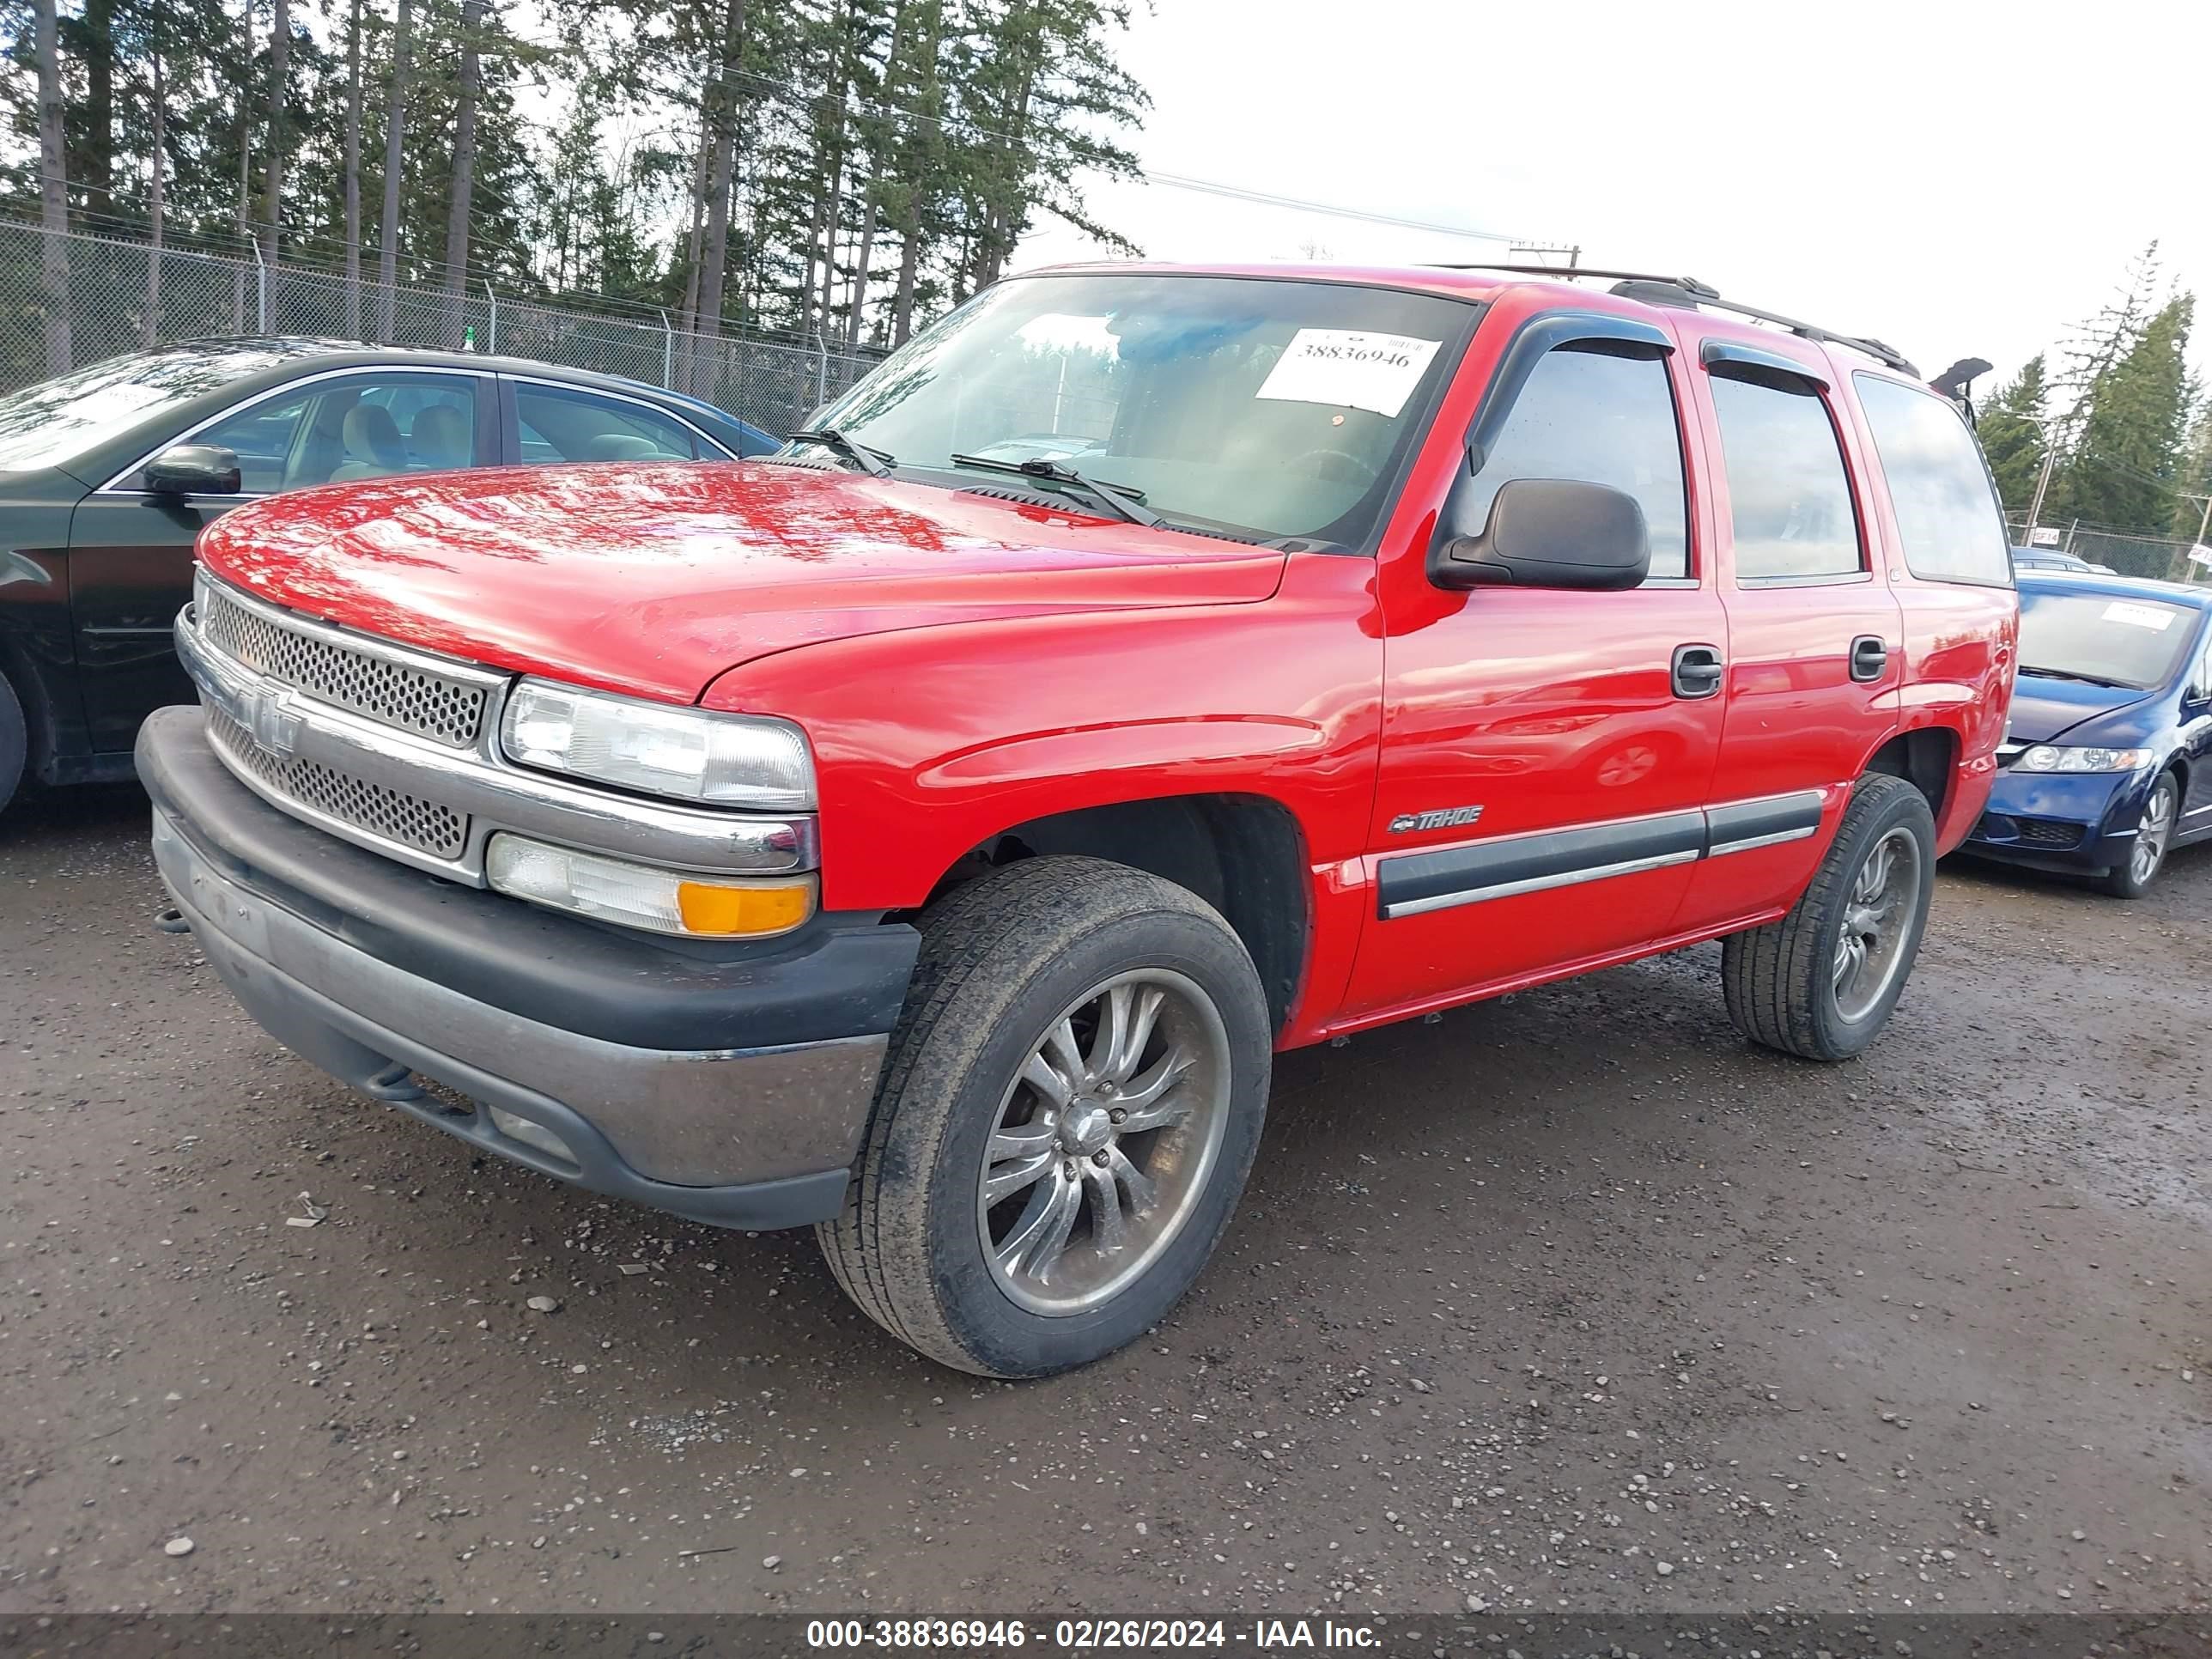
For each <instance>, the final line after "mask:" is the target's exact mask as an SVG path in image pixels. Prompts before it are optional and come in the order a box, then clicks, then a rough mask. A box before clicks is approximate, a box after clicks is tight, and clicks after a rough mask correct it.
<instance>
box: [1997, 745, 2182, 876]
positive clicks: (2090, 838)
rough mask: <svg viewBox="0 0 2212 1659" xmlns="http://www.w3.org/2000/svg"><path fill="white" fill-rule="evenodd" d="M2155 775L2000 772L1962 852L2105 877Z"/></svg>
mask: <svg viewBox="0 0 2212 1659" xmlns="http://www.w3.org/2000/svg"><path fill="white" fill-rule="evenodd" d="M2156 775H2157V774H2156V772H2155V770H2145V771H2142V772H2075V773H2064V772H2018V771H2004V772H2000V773H1998V774H1997V777H1996V784H1995V785H1994V786H1993V787H1991V788H1990V799H1989V805H1987V806H1985V807H1984V808H1983V810H1982V816H1981V817H1980V818H1979V819H1978V821H1977V822H1976V823H1975V825H1974V828H1973V832H1972V835H1970V836H1968V837H1967V838H1966V845H1965V847H1964V848H1962V849H1961V850H1962V851H1965V852H1969V853H1973V854H1978V855H1979V856H1980V857H1983V858H1990V859H1998V860H2002V861H2004V862H2005V863H2008V864H2018V865H2024V866H2027V867H2029V868H2032V869H2038V870H2059V871H2075V872H2080V871H2090V872H2102V871H2106V870H2110V869H2112V868H2113V867H2114V866H2118V865H2120V864H2124V863H2125V862H2126V861H2127V857H2128V854H2129V853H2130V851H2131V850H2132V848H2133V847H2134V844H2135V838H2136V826H2137V825H2138V824H2139V823H2141V822H2142V810H2143V803H2144V802H2145V801H2146V800H2147V799H2148V798H2149V793H2150V781H2151V779H2152V778H2154V776H2156Z"/></svg>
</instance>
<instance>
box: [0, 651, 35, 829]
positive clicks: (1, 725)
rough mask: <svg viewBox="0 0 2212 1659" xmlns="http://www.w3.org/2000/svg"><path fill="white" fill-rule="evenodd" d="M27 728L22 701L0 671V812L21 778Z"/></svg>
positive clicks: (28, 740) (28, 746)
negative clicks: (24, 721)
mask: <svg viewBox="0 0 2212 1659" xmlns="http://www.w3.org/2000/svg"><path fill="white" fill-rule="evenodd" d="M30 735H31V734H30V729H29V728H28V727H27V726H25V725H24V723H23V705H22V703H21V701H20V700H19V699H18V698H17V697H16V696H15V687H14V686H12V685H10V684H8V677H7V676H6V675H4V674H0V812H4V811H7V810H8V803H9V801H11V800H13V799H15V789H16V786H17V785H19V784H20V783H21V782H22V781H23V763H24V761H25V760H26V759H27V757H29V754H30Z"/></svg>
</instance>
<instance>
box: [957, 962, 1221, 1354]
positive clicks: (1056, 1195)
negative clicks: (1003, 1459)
mask: <svg viewBox="0 0 2212 1659" xmlns="http://www.w3.org/2000/svg"><path fill="white" fill-rule="evenodd" d="M1229 1103H1230V1059H1229V1034H1228V1030H1227V1029H1226V1027H1225V1025H1224V1024H1223V1023H1222V1018H1221V1016H1220V1014H1219V1012H1218V1011H1217V1010H1216V1009H1215V1008H1214V1006H1213V1004H1212V1000H1211V999H1209V998H1208V997H1207V996H1206V994H1205V992H1203V991H1202V990H1200V988H1199V987H1198V986H1197V984H1196V983H1194V981H1191V980H1189V979H1188V978H1186V977H1185V976H1184V975H1182V974H1179V973H1176V972H1175V971H1174V970H1173V969H1165V968H1141V969H1134V970H1132V971H1130V972H1127V973H1123V974H1119V975H1115V977H1113V978H1112V979H1109V980H1107V981H1104V982H1103V984H1100V985H1097V986H1094V987H1092V988H1091V989H1090V990H1088V991H1086V992H1085V993H1084V994H1083V995H1082V996H1080V997H1079V998H1077V999H1076V1000H1075V1001H1074V1002H1073V1003H1072V1004H1070V1005H1069V1006H1068V1007H1067V1008H1066V1010H1065V1011H1064V1012H1062V1013H1061V1014H1060V1017H1059V1018H1057V1019H1055V1020H1054V1021H1053V1022H1052V1023H1051V1024H1049V1025H1048V1026H1047V1027H1046V1028H1045V1030H1044V1034H1043V1036H1042V1037H1040V1038H1039V1039H1038V1041H1037V1042H1036V1045H1035V1046H1034V1047H1033V1048H1031V1050H1030V1055H1029V1058H1028V1059H1027V1060H1024V1062H1023V1063H1022V1066H1021V1069H1020V1071H1019V1073H1018V1074H1017V1076H1016V1078H1015V1079H1014V1082H1013V1084H1012V1086H1011V1087H1010V1088H1009V1089H1008V1090H1007V1091H1006V1096H1005V1097H1004V1098H1003V1099H1002V1100H1001V1102H1000V1107H999V1113H998V1116H997V1119H996V1121H994V1123H993V1125H992V1131H991V1135H990V1139H989V1141H988V1143H987V1146H986V1149H985V1152H984V1155H983V1161H982V1168H981V1170H980V1171H979V1174H978V1179H977V1185H976V1195H977V1204H976V1225H977V1227H978V1229H979V1231H981V1237H982V1245H983V1256H984V1260H985V1261H987V1262H988V1263H989V1264H990V1268H991V1273H992V1276H993V1277H994V1279H997V1280H998V1282H999V1285H1000V1288H1001V1289H1002V1290H1003V1291H1005V1292H1006V1294H1007V1295H1008V1296H1009V1297H1012V1299H1013V1300H1014V1301H1015V1302H1017V1303H1018V1304H1020V1305H1021V1306H1023V1307H1024V1308H1027V1309H1029V1310H1031V1311H1032V1312H1035V1313H1041V1314H1050V1315H1066V1314H1075V1313H1080V1312H1082V1311H1084V1310H1086V1309H1089V1308H1093V1307H1096V1306H1097V1305H1098V1304H1101V1303H1103V1302H1105V1301H1106V1300H1108V1299H1109V1297H1113V1296H1114V1295H1115V1294H1116V1293H1117V1292H1119V1291H1122V1290H1124V1289H1126V1288H1127V1286H1128V1285H1132V1284H1133V1283H1134V1282H1135V1281H1136V1280H1137V1279H1138V1278H1139V1277H1140V1276H1141V1275H1142V1274H1143V1273H1145V1271H1146V1269H1147V1268H1148V1267H1151V1266H1152V1263H1153V1262H1154V1261H1157V1260H1158V1258H1159V1255H1160V1254H1161V1253H1162V1252H1163V1251H1164V1250H1165V1249H1167V1247H1168V1245H1169V1244H1170V1243H1171V1242H1172V1241H1173V1240H1174V1238H1175V1237H1176V1234H1177V1233H1178V1232H1180V1231H1182V1226H1183V1224H1184V1222H1185V1221H1187V1220H1188V1218H1189V1217H1190V1214H1191V1212H1192V1211H1193V1210H1194V1209H1195V1208H1196V1207H1197V1205H1198V1201H1199V1199H1200V1195H1201V1194H1203V1193H1204V1191H1205V1189H1206V1178H1207V1176H1209V1175H1210V1174H1211V1173H1212V1168H1213V1164H1214V1159H1215V1155H1216V1153H1217V1152H1218V1150H1219V1148H1220V1145H1221V1140H1222V1135H1223V1132H1224V1130H1225V1128H1226V1127H1227V1124H1228V1119H1229Z"/></svg>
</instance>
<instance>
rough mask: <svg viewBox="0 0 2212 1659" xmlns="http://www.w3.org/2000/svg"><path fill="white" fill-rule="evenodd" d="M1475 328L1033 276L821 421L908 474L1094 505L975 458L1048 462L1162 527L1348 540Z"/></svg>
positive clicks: (1428, 314)
mask: <svg viewBox="0 0 2212 1659" xmlns="http://www.w3.org/2000/svg"><path fill="white" fill-rule="evenodd" d="M1475 316H1476V308H1475V307H1473V306H1471V305H1468V304H1467V303H1465V302H1463V301H1455V300H1449V299H1443V298H1439V297H1437V296H1436V295H1424V294H1408V293H1403V292H1399V291H1396V290H1393V289H1375V288H1359V287H1354V286H1352V285H1350V284H1346V283H1308V282H1278V281H1273V280H1271V279H1267V278H1262V277H1232V276H1032V277H1026V278H1023V279H1021V280H1018V281H1015V282H1010V283H1001V284H1000V286H999V287H997V288H994V289H991V290H989V291H988V292H987V293H985V294H983V295H981V296H980V297H978V298H977V299H976V300H975V301H973V302H972V303H971V304H969V305H968V306H965V307H963V308H961V309H960V310H958V311H956V312H954V313H952V314H951V316H949V317H947V318H945V319H944V320H943V321H941V322H939V324H937V325H935V326H934V327H933V328H931V329H929V330H928V331H926V332H925V333H923V334H921V335H919V336H917V337H915V339H914V340H913V341H911V342H910V343H908V344H907V345H906V346H905V347H904V348H902V349H901V350H900V351H898V352H897V353H896V355H894V356H891V357H890V359H888V360H887V361H886V362H884V363H883V364H882V365H881V366H880V367H879V368H877V369H876V370H875V371H874V372H873V373H872V374H870V375H869V376H868V377H867V378H866V380H862V381H861V382H860V385H858V386H854V388H853V390H852V391H850V392H848V393H846V394H845V396H844V397H842V398H839V399H838V400H837V401H836V403H835V404H832V405H830V407H829V409H827V410H824V411H823V413H822V415H821V416H820V418H819V419H818V420H817V422H815V425H816V426H817V427H827V428H833V429H834V430H836V432H838V433H840V434H842V435H843V436H844V437H845V438H847V439H849V440H851V441H853V442H854V443H858V444H862V445H866V447H869V448H870V449H872V450H874V451H876V452H878V453H879V454H881V455H883V456H886V457H889V458H890V459H892V461H893V464H894V465H896V467H897V468H898V469H899V470H900V471H901V472H902V473H903V472H904V471H906V470H907V469H908V468H921V469H925V470H935V471H950V472H954V473H957V475H958V476H959V477H960V480H961V482H962V483H963V484H969V485H973V486H975V487H979V488H986V489H991V488H995V489H1007V488H1015V489H1022V490H1024V492H1025V493H1026V492H1032V491H1034V490H1036V489H1042V490H1045V491H1047V492H1048V493H1052V494H1055V495H1059V496H1060V499H1066V500H1067V501H1070V503H1071V504H1078V503H1080V504H1081V505H1082V506H1083V507H1084V510H1085V511H1091V510H1095V508H1094V504H1093V501H1090V500H1086V499H1085V495H1084V494H1083V492H1082V491H1081V489H1079V488H1069V489H1066V490H1065V493H1064V494H1061V493H1060V492H1061V490H1062V488H1063V486H1062V485H1052V484H1048V483H1043V482H1042V481H1033V480H1030V479H1020V478H1010V477H1007V476H1006V474H1005V472H1004V471H1003V470H1002V471H1000V472H997V473H994V472H993V471H991V470H990V469H989V468H988V467H987V466H977V465H974V464H973V463H974V461H981V462H984V463H989V462H998V463H1000V464H1002V468H1003V467H1005V466H1011V465H1018V464H1019V463H1021V462H1024V461H1036V462H1053V463H1056V464H1057V465H1058V466H1059V467H1060V468H1062V469H1067V470H1073V471H1076V472H1079V473H1081V474H1082V475H1083V476H1084V477H1085V478H1095V479H1097V480H1100V481H1102V482H1103V483H1107V484H1109V485H1116V486H1119V487H1120V488H1121V490H1122V491H1123V492H1126V493H1127V495H1131V496H1133V497H1134V498H1135V499H1136V500H1137V501H1139V502H1141V503H1142V505H1143V507H1145V508H1146V509H1147V510H1148V511H1149V512H1150V513H1156V514H1158V516H1159V517H1161V518H1162V519H1164V520H1166V521H1167V522H1168V523H1170V524H1171V525H1185V526H1194V527H1200V528H1206V529H1212V530H1219V531H1226V532H1230V533H1231V534H1236V535H1243V536H1249V537H1253V538H1259V539H1262V540H1273V539H1275V538H1291V537H1296V538H1306V539H1310V540H1313V541H1316V542H1321V543H1326V544H1332V545H1335V546H1340V547H1352V546H1357V545H1358V544H1360V543H1362V542H1364V540H1365V539H1366V538H1367V536H1368V533H1369V532H1370V530H1371V529H1372V528H1373V527H1374V525H1375V522H1376V518H1377V516H1378V515H1379V514H1380V513H1381V512H1382V509H1383V506H1384V504H1385V503H1386V502H1387V501H1388V500H1389V495H1390V493H1391V489H1392V487H1393V485H1394V484H1395V482H1396V477H1397V473H1398V470H1399V467H1400V465H1401V462H1402V460H1403V459H1404V457H1405V455H1406V453H1407V449H1408V447H1410V445H1411V443H1412V441H1413V435H1414V433H1415V432H1416V430H1417V429H1418V428H1419V426H1420V423H1421V421H1422V419H1423V417H1424V416H1425V413H1426V411H1427V409H1428V405H1429V404H1430V402H1431V400H1432V398H1433V397H1434V394H1435V391H1436V388H1437V386H1438V385H1439V384H1440V383H1441V381H1442V380H1443V378H1444V377H1445V376H1446V375H1447V374H1449V373H1450V370H1451V366H1452V364H1453V363H1454V362H1455V361H1456V360H1457V358H1458V356H1459V349H1460V347H1461V346H1462V344H1463V343H1464V342H1465V341H1466V338H1467V336H1468V331H1470V329H1471V328H1472V327H1473V325H1474V319H1475ZM956 456H959V457H964V458H972V460H969V461H964V462H963V463H960V464H956V463H955V461H954V459H953V458H954V457H956ZM1065 482H1066V481H1065V480H1063V485H1064V484H1065ZM1124 516H1127V515H1124Z"/></svg>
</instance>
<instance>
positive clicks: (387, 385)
mask: <svg viewBox="0 0 2212 1659" xmlns="http://www.w3.org/2000/svg"><path fill="white" fill-rule="evenodd" d="M476 396H477V394H476V380H475V379H474V378H473V377H472V376H471V377H463V376H459V375H453V374H439V375H425V374H417V375H379V374H362V375H348V376H346V377H344V378H343V379H342V380H323V381H318V382H316V383H314V384H313V385H311V386H302V387H301V388H300V389H298V390H297V391H295V392H278V393H276V395H274V396H273V397H269V398H263V399H262V400H261V401H260V402H259V403H257V404H249V405H248V406H247V407H246V408H244V409H241V410H239V411H238V412H237V413H236V414H234V415H228V416H224V417H223V418H222V419H221V420H219V421H216V422H214V423H213V424H211V425H210V426H206V427H203V428H201V429H200V430H199V431H198V432H197V433H195V434H193V435H192V438H191V441H192V442H193V443H196V444H214V445H217V446H220V447H222V448H224V449H228V450H232V451H234V452H235V453H236V454H237V456H238V470H239V475H240V481H241V483H240V487H241V488H242V489H245V490H246V493H247V494H249V495H275V494H276V493H277V492H278V491H279V490H285V489H306V488H307V486H308V485H310V484H320V483H349V482H351V481H353V480H356V479H361V478H384V477H393V476H396V475H398V474H400V473H404V472H441V471H447V470H449V469H451V468H454V467H462V466H467V465H471V463H472V462H473V461H474V459H475V457H476Z"/></svg>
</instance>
